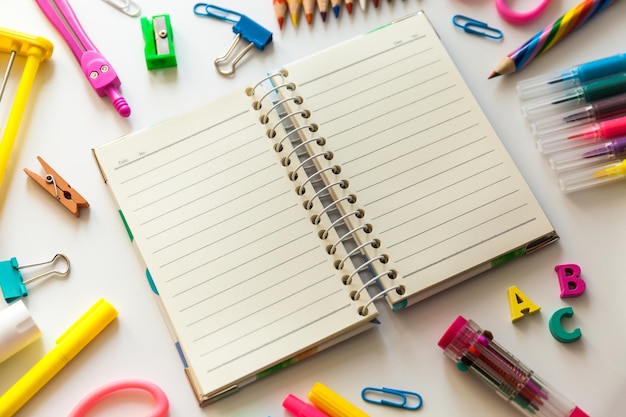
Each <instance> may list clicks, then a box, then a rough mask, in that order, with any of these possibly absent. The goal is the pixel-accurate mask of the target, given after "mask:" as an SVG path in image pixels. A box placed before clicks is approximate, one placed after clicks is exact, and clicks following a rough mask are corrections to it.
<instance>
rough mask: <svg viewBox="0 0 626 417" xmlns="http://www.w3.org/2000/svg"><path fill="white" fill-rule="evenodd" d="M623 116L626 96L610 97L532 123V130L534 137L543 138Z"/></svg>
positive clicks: (625, 108) (625, 107)
mask: <svg viewBox="0 0 626 417" xmlns="http://www.w3.org/2000/svg"><path fill="white" fill-rule="evenodd" d="M621 116H626V94H619V95H617V96H613V97H608V98H605V99H603V100H600V101H596V102H595V103H592V104H588V105H586V106H584V107H579V108H576V109H574V110H570V111H567V112H563V113H560V114H557V115H554V116H549V117H544V118H541V119H537V120H534V121H532V122H531V123H530V128H531V130H532V132H533V134H534V135H536V136H542V135H545V134H548V133H550V132H556V131H558V130H561V129H567V128H571V127H575V126H580V125H584V124H587V123H592V122H596V121H601V120H607V119H612V118H615V117H621Z"/></svg>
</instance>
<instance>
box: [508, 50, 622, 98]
mask: <svg viewBox="0 0 626 417" xmlns="http://www.w3.org/2000/svg"><path fill="white" fill-rule="evenodd" d="M625 71H626V54H618V55H613V56H609V57H606V58H602V59H598V60H595V61H590V62H587V63H584V64H580V65H575V66H572V67H569V68H566V69H562V70H560V71H558V72H555V73H550V74H544V75H540V76H537V77H533V78H529V79H526V80H522V81H520V82H519V83H518V84H517V94H518V95H519V98H520V99H522V100H527V99H530V98H534V97H539V96H542V95H546V94H551V93H554V92H557V91H562V90H566V89H568V88H572V87H575V86H579V85H581V84H583V83H586V82H588V81H592V80H597V79H599V78H602V77H607V76H609V75H613V74H616V73H618V72H625Z"/></svg>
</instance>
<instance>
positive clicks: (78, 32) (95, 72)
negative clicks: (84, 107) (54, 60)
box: [35, 0, 130, 117]
mask: <svg viewBox="0 0 626 417" xmlns="http://www.w3.org/2000/svg"><path fill="white" fill-rule="evenodd" d="M35 1H36V2H37V5H38V6H39V8H40V9H41V10H42V11H43V13H44V14H45V15H46V17H47V18H48V20H49V21H50V22H51V23H52V24H53V25H54V27H55V28H56V30H58V31H59V33H60V34H61V36H63V39H65V42H66V43H67V44H68V45H69V47H70V49H71V50H72V53H73V54H74V57H76V60H77V61H78V62H79V63H80V66H81V68H82V69H83V73H84V74H85V77H87V80H88V81H89V83H90V84H91V86H92V87H93V89H94V90H96V93H98V95H99V96H100V97H103V96H105V95H106V96H109V98H110V99H111V103H113V107H115V110H117V112H118V113H119V114H120V115H121V116H123V117H128V116H130V106H129V105H128V103H126V99H124V97H122V95H121V94H120V91H119V87H120V85H121V82H120V79H119V78H118V77H117V74H116V73H115V70H114V69H113V67H112V66H111V64H110V63H109V61H108V60H107V59H106V58H105V57H104V56H102V54H101V53H100V52H99V51H98V49H97V48H96V46H95V45H94V44H93V42H91V39H89V37H88V36H87V34H86V33H85V31H84V30H83V28H82V26H81V25H80V22H79V21H78V19H77V18H76V15H75V14H74V11H73V10H72V8H71V7H70V5H69V3H68V2H67V1H66V0H35Z"/></svg>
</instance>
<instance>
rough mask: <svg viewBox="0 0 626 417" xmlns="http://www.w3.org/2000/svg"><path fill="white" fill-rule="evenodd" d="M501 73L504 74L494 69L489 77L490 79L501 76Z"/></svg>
mask: <svg viewBox="0 0 626 417" xmlns="http://www.w3.org/2000/svg"><path fill="white" fill-rule="evenodd" d="M500 75H502V74H500V73H499V72H495V71H494V72H492V73H491V74H489V77H487V79H488V80H490V79H492V78H495V77H499V76H500Z"/></svg>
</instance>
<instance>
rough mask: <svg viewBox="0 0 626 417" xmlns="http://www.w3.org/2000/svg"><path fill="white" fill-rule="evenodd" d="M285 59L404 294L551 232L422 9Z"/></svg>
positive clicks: (418, 293) (430, 287)
mask: <svg viewBox="0 0 626 417" xmlns="http://www.w3.org/2000/svg"><path fill="white" fill-rule="evenodd" d="M286 69H287V70H288V71H289V74H290V77H289V78H290V81H293V82H295V83H296V84H297V90H296V91H297V93H298V94H299V95H301V96H303V97H304V98H305V102H304V104H303V107H305V108H308V109H309V110H310V111H311V113H312V116H311V121H313V122H314V123H317V124H319V125H320V131H319V134H320V135H321V136H324V137H326V138H327V139H328V148H329V149H332V150H333V152H334V153H335V160H334V162H335V163H338V164H340V165H341V166H342V168H343V171H342V173H343V174H344V176H345V177H346V178H348V179H349V180H350V190H351V192H354V193H355V194H356V195H357V196H358V198H359V200H358V201H359V202H360V204H361V206H362V207H363V208H364V209H365V213H366V219H367V221H368V222H371V223H372V224H373V225H374V231H375V232H376V234H377V235H378V237H379V238H380V239H381V241H382V243H383V248H382V249H380V251H382V252H385V253H387V254H388V255H389V256H390V258H391V261H392V265H393V268H395V269H396V270H397V271H398V272H399V278H398V279H397V280H395V281H394V282H393V284H402V285H404V286H405V288H406V294H405V296H404V297H405V298H407V297H409V299H408V302H409V303H411V302H414V301H417V300H418V299H420V298H423V294H424V293H426V292H429V293H433V292H435V291H436V290H435V288H436V287H437V288H438V287H440V286H441V284H442V283H444V285H443V286H444V287H445V282H446V281H447V280H448V279H450V278H455V277H459V276H462V275H463V274H467V273H468V272H469V271H470V270H472V269H474V270H476V267H480V266H481V265H482V266H483V267H485V268H488V265H489V263H490V262H491V261H492V260H494V259H496V258H498V257H500V256H502V255H504V254H506V253H508V252H510V251H512V250H515V249H517V248H520V247H523V246H525V245H526V244H527V243H528V242H530V241H532V240H534V239H537V238H539V237H541V236H543V235H545V234H549V233H551V232H553V228H552V226H551V225H550V223H549V222H548V220H547V219H546V217H545V215H544V214H543V212H542V210H541V208H540V207H539V205H538V204H537V202H536V200H535V198H534V196H533V195H532V193H531V192H530V190H529V189H528V187H527V185H526V183H525V182H524V180H523V178H522V177H521V176H520V174H519V172H518V170H517V168H516V167H515V166H514V164H513V162H512V160H511V159H510V157H509V155H508V154H507V153H506V151H505V149H504V148H503V146H502V144H501V142H500V140H499V138H498V137H497V136H496V134H495V132H494V131H493V129H492V128H491V126H490V124H489V122H488V121H487V119H486V118H485V116H484V114H483V112H482V111H481V109H480V107H479V106H478V104H477V103H476V101H475V99H474V98H473V96H472V94H471V92H470V91H469V89H468V88H467V86H466V84H465V82H464V81H463V79H462V78H461V76H460V74H459V72H458V71H457V69H456V67H455V65H454V63H453V62H452V61H451V59H450V57H449V55H448V54H447V52H446V51H445V49H444V47H443V45H442V44H441V42H440V40H439V38H438V37H437V34H436V33H435V31H434V30H433V28H432V26H431V25H430V23H429V21H428V20H427V18H426V16H425V15H424V14H423V13H418V14H415V15H413V16H411V17H408V18H405V19H403V20H400V21H398V22H394V23H393V24H392V25H389V26H385V27H383V28H380V29H378V30H375V31H372V32H370V33H368V34H366V35H364V36H362V37H360V38H358V39H356V40H353V41H352V42H348V43H344V44H342V45H340V46H338V47H336V48H333V49H331V50H328V51H324V52H322V53H320V54H317V55H316V56H314V57H310V58H308V59H305V60H303V61H299V62H296V63H294V64H292V65H289V66H286ZM369 250H370V252H369V255H370V256H374V255H375V253H374V252H373V251H372V250H371V248H370V249H369ZM380 251H379V252H380ZM478 269H480V268H478ZM383 285H385V286H388V285H392V284H390V283H387V282H383ZM448 285H450V284H448ZM437 290H438V289H437ZM390 296H391V297H395V298H392V302H395V301H398V300H400V299H401V297H399V296H397V295H396V294H395V293H394V292H391V293H390ZM410 297H413V298H410Z"/></svg>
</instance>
